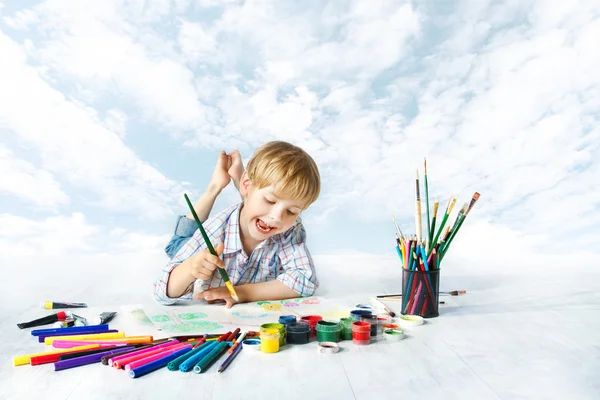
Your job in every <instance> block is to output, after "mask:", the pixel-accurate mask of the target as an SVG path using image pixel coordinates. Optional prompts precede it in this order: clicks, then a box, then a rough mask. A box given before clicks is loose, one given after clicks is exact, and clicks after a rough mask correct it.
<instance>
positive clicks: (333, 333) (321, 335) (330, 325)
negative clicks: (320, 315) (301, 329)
mask: <svg viewBox="0 0 600 400" xmlns="http://www.w3.org/2000/svg"><path fill="white" fill-rule="evenodd" d="M316 331H317V341H318V342H339V341H340V340H341V337H340V334H341V332H342V326H341V325H340V323H339V322H332V321H324V320H321V321H319V322H317V326H316Z"/></svg>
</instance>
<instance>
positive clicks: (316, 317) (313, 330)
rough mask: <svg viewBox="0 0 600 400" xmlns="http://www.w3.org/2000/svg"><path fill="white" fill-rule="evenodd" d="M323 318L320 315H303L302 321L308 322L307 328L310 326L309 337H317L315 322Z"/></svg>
mask: <svg viewBox="0 0 600 400" xmlns="http://www.w3.org/2000/svg"><path fill="white" fill-rule="evenodd" d="M322 319H323V317H321V316H320V315H305V316H304V317H302V320H303V321H306V322H308V326H310V337H311V338H314V337H315V336H317V330H316V328H317V322H319V321H321V320H322Z"/></svg>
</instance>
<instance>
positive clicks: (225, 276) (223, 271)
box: [183, 193, 229, 282]
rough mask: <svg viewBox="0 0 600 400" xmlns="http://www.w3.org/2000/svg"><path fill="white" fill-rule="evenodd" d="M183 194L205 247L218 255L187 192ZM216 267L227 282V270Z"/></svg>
mask: <svg viewBox="0 0 600 400" xmlns="http://www.w3.org/2000/svg"><path fill="white" fill-rule="evenodd" d="M183 196H184V197H185V201H186V202H187V204H188V207H189V208H190V211H191V212H192V215H193V216H194V219H195V220H196V224H198V229H200V233H201V234H202V237H203V238H204V243H206V247H207V248H208V251H210V253H211V254H212V255H214V256H217V257H218V256H219V255H218V254H217V252H216V251H215V249H214V247H213V246H212V244H211V243H210V239H209V238H208V235H207V234H206V231H205V230H204V228H203V227H202V224H201V223H200V218H198V214H196V211H195V210H194V206H192V203H191V202H190V199H189V198H188V196H187V194H185V193H184V195H183ZM217 269H218V270H219V273H220V274H221V278H223V281H224V282H229V276H228V275H227V271H225V269H223V268H217Z"/></svg>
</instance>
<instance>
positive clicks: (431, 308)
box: [401, 268, 440, 318]
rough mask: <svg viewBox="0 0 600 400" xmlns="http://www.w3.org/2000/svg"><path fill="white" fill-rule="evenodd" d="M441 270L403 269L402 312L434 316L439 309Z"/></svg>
mask: <svg viewBox="0 0 600 400" xmlns="http://www.w3.org/2000/svg"><path fill="white" fill-rule="evenodd" d="M439 287H440V270H439V269H436V270H432V271H419V270H407V269H404V268H403V269H402V311H401V312H402V314H404V315H420V316H421V317H423V318H433V317H437V316H438V315H440V313H439V311H438V309H439V304H440V302H439V298H440V297H439Z"/></svg>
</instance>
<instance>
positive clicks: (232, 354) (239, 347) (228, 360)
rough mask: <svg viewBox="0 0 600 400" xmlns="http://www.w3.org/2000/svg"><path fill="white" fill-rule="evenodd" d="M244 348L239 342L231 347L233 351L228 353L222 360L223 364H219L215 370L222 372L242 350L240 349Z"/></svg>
mask: <svg viewBox="0 0 600 400" xmlns="http://www.w3.org/2000/svg"><path fill="white" fill-rule="evenodd" d="M243 348H244V346H242V344H241V343H240V344H239V346H236V347H235V348H234V349H233V352H231V354H230V355H229V357H227V358H226V359H225V361H223V364H221V366H220V367H219V369H218V370H217V372H223V371H225V370H226V369H227V367H228V366H229V364H231V362H232V361H233V359H234V358H235V357H237V355H238V354H239V353H240V352H241V351H242V349H243Z"/></svg>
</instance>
